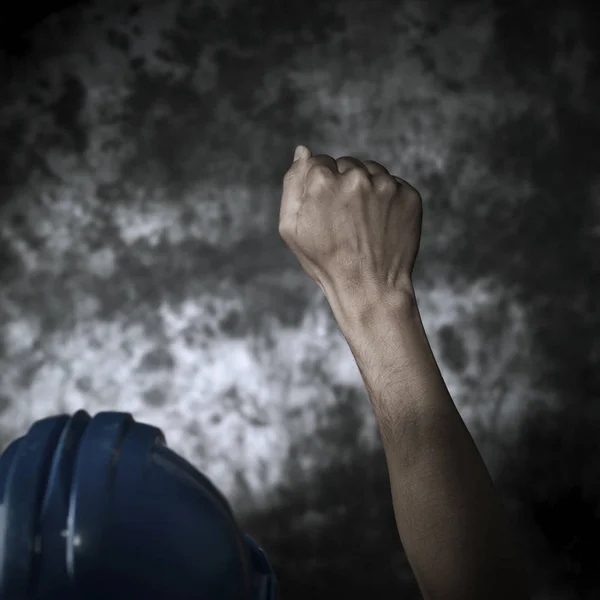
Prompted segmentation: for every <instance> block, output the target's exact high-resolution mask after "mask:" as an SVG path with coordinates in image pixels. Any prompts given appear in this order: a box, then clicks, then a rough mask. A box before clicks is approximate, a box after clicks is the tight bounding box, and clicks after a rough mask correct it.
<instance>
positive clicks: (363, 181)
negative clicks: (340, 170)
mask: <svg viewBox="0 0 600 600" xmlns="http://www.w3.org/2000/svg"><path fill="white" fill-rule="evenodd" d="M344 175H345V178H346V181H347V182H348V185H349V186H350V187H351V188H358V187H369V186H370V185H371V178H370V176H369V174H368V173H367V172H366V171H365V170H364V169H349V170H348V171H346V173H345V174H344Z"/></svg>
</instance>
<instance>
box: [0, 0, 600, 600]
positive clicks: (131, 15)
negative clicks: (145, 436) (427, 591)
mask: <svg viewBox="0 0 600 600" xmlns="http://www.w3.org/2000/svg"><path fill="white" fill-rule="evenodd" d="M3 18H4V20H5V21H4V22H3V27H2V31H3V32H4V34H3V35H4V37H5V38H6V37H7V36H9V33H10V36H9V37H10V39H5V40H4V41H6V43H5V48H6V49H5V50H3V54H2V57H1V62H0V68H1V69H2V72H1V81H0V186H1V187H0V197H1V206H0V210H1V215H0V334H1V336H0V411H1V412H0V436H1V444H2V447H4V446H5V445H6V443H7V442H8V441H9V440H10V439H11V438H12V437H14V436H16V435H18V434H20V433H22V432H23V431H24V430H25V429H26V428H27V427H28V426H29V425H30V424H31V423H32V422H33V421H34V420H35V419H38V418H40V417H44V416H48V415H50V414H53V413H57V412H62V411H74V410H75V409H78V408H86V409H87V410H89V411H90V412H96V411H100V410H108V409H119V410H125V411H131V412H132V413H133V414H134V415H135V416H136V417H137V418H138V419H141V420H144V421H147V422H150V423H153V424H155V425H158V426H160V427H162V428H163V429H164V431H165V433H166V435H167V439H168V440H169V442H170V443H171V445H172V446H173V447H174V448H175V449H176V450H177V451H179V452H181V453H182V454H184V455H185V456H186V457H187V458H188V459H189V460H191V461H192V462H193V463H194V464H195V465H197V466H198V467H199V468H200V469H202V470H204V471H205V472H206V473H207V474H208V475H209V476H210V477H211V478H213V480H214V481H215V483H216V484H217V485H218V486H219V487H220V488H221V489H222V490H223V492H224V493H226V495H227V496H228V497H229V498H230V500H231V503H232V505H233V507H234V509H235V510H236V511H237V512H238V514H239V515H240V519H241V521H242V523H243V525H244V526H245V527H246V528H247V530H248V531H249V532H250V533H251V534H252V535H254V536H255V537H256V538H257V539H258V540H259V541H260V542H261V543H262V545H263V546H264V547H265V548H266V549H267V551H268V552H269V554H270V555H271V557H272V559H273V562H274V563H275V566H276V567H277V570H278V572H279V575H280V579H281V585H282V588H283V593H284V598H285V599H286V600H296V599H298V600H300V599H302V600H306V598H314V599H321V598H322V599H330V598H331V597H332V595H333V596H334V597H337V598H348V597H359V596H360V595H361V594H364V595H368V596H369V597H372V598H390V599H392V598H405V599H412V598H417V597H418V595H417V591H416V587H415V584H414V580H413V578H412V575H411V574H410V571H409V569H408V567H407V564H406V560H405V558H404V555H403V553H402V548H401V545H400V543H399V540H398V537H397V532H396V529H395V524H394V519H393V514H392V510H391V501H390V495H389V489H388V482H387V475H386V470H385V461H384V457H383V454H382V451H381V447H380V442H379V438H378V434H377V430H376V426H375V423H374V420H373V417H372V414H371V411H370V407H369V404H368V399H367V397H366V393H365V391H364V389H363V386H362V383H361V379H360V376H359V373H358V370H357V368H356V366H355V364H354V362H353V360H352V356H351V354H350V352H349V350H348V348H347V346H346V344H345V341H344V340H343V338H342V336H341V334H340V333H339V331H338V330H337V328H336V325H335V322H334V320H333V318H332V315H331V313H330V311H329V309H328V307H327V304H326V302H325V301H324V298H323V297H322V294H321V292H320V290H319V289H318V288H317V287H316V286H315V285H314V284H313V283H312V282H311V281H310V280H309V279H308V278H307V277H306V276H305V275H304V274H303V272H302V271H301V268H300V267H299V265H298V264H297V262H296V260H295V259H294V258H293V256H292V255H291V253H290V252H289V250H287V249H286V247H285V246H284V243H283V242H282V241H281V239H280V237H279V234H278V231H277V220H278V209H279V200H280V194H281V182H282V178H283V174H284V172H285V170H286V169H287V168H288V166H289V164H290V162H291V159H292V154H293V150H294V147H295V145H296V144H297V143H304V144H307V145H309V146H310V147H311V148H312V149H313V151H314V152H316V153H327V154H331V155H333V156H335V157H339V156H342V155H348V154H350V155H355V156H358V157H359V158H372V159H374V160H377V161H379V162H381V163H383V164H384V165H386V166H387V167H388V168H389V169H390V171H392V172H393V173H395V174H397V175H399V176H402V177H404V178H406V179H408V180H409V181H411V182H412V183H413V184H415V185H416V186H417V187H418V188H419V189H420V190H421V191H422V194H423V198H424V206H425V218H424V232H423V243H422V250H421V255H420V259H419V263H418V268H417V273H416V277H417V291H418V297H419V301H420V304H421V310H422V313H423V319H424V322H425V326H426V329H427V332H428V334H429V336H430V338H431V344H432V346H433V348H434V351H435V353H436V356H437V358H438V360H439V362H440V367H441V369H442V372H443V375H444V377H445V379H446V382H447V384H448V387H449V388H450V390H451V392H452V394H453V397H454V399H455V402H456V404H457V405H458V407H459V409H460V412H461V414H462V415H463V418H464V419H465V421H466V423H467V425H468V426H469V429H470V431H471V432H472V434H473V436H474V438H475V440H476V442H477V444H478V446H479V448H480V450H481V452H482V454H483V456H484V458H485V460H486V463H487V464H488V466H489V469H490V471H491V473H492V475H493V477H494V479H495V481H496V483H497V485H498V488H499V490H500V492H501V494H502V498H503V500H504V501H505V503H506V506H507V507H508V509H509V510H510V511H511V514H512V516H513V518H514V519H515V522H516V523H517V527H518V529H519V533H520V534H521V539H522V543H523V546H524V548H525V550H526V555H527V557H528V559H529V561H530V564H531V572H532V579H533V581H534V587H535V590H536V593H537V596H536V597H537V598H540V599H542V598H543V599H551V598H552V599H554V598H561V599H562V598H565V599H567V598H569V599H570V598H582V599H583V598H592V597H594V598H598V597H600V570H599V569H598V563H599V562H600V559H599V552H598V539H600V524H599V520H598V519H599V517H600V449H599V439H600V435H599V431H600V405H599V402H600V398H599V380H600V375H599V369H598V367H599V359H600V342H599V334H600V310H599V309H600V302H599V295H598V292H599V286H600V272H599V267H600V203H599V199H600V171H599V166H600V160H599V152H600V150H599V146H598V140H599V139H600V110H599V107H600V94H599V83H600V72H599V68H598V66H599V65H598V52H597V50H598V42H597V41H596V40H597V38H598V33H599V32H598V30H597V29H593V24H594V20H593V19H592V13H591V12H588V9H587V8H586V7H585V6H584V5H583V3H582V5H581V6H578V4H577V3H573V2H567V0H565V1H564V2H562V3H560V2H554V3H552V2H551V3H547V2H541V0H540V1H539V2H535V1H532V0H530V1H528V2H523V3H522V4H521V6H515V7H514V8H512V7H511V4H509V3H506V2H502V1H500V0H498V1H495V0H472V1H455V2H448V1H446V0H431V1H429V2H423V1H422V0H407V1H405V2H385V1H384V0H370V1H369V2H363V1H360V0H346V1H340V2H337V3H332V2H324V1H323V0H321V1H319V0H302V1H301V0H286V2H281V1H279V0H262V1H256V0H226V1H225V0H222V1H218V0H212V1H210V0H196V1H193V0H189V1H184V0H153V1H147V2H139V3H131V2H120V1H117V0H112V1H106V0H105V1H103V0H98V1H96V2H94V3H80V4H77V5H75V6H73V7H71V8H68V9H65V10H61V11H57V12H54V13H53V14H49V15H47V16H46V17H45V18H44V19H43V20H42V21H40V22H39V23H37V24H36V25H35V26H33V27H31V28H30V29H29V30H28V31H24V30H23V32H21V33H18V32H17V33H15V31H14V30H11V26H10V22H7V21H6V19H8V17H6V16H3ZM2 41H3V40H0V43H1V42H2Z"/></svg>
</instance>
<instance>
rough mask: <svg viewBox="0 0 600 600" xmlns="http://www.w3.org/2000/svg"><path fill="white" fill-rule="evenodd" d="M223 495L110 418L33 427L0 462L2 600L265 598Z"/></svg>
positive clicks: (266, 570)
mask: <svg viewBox="0 0 600 600" xmlns="http://www.w3.org/2000/svg"><path fill="white" fill-rule="evenodd" d="M278 597H279V593H278V586H277V579H276V577H275V574H274V572H273V569H272V567H271V564H270V563H269V560H268V558H267V556H266V555H265V553H264V552H263V551H262V550H261V549H260V548H259V546H258V545H257V544H256V543H255V542H254V541H253V540H252V538H251V537H250V536H248V535H246V534H245V533H244V532H243V531H242V530H241V529H240V527H239V525H238V524H237V522H236V519H235V516H234V514H233V512H232V510H231V507H230V505H229V503H228V502H227V500H226V499H225V497H224V496H223V495H222V494H221V493H220V492H219V490H218V489H217V488H216V487H215V486H214V485H213V484H212V483H211V481H210V480H209V479H208V478H207V477H206V476H205V475H203V474H202V473H201V472H200V471H198V470H197V469H196V468H195V467H193V466H192V465H191V464H190V463H189V462H188V461H186V460H185V459H184V458H182V457H181V456H180V455H178V454H176V453H175V452H174V451H173V450H170V449H169V448H168V447H167V445H166V441H165V437H164V435H163V433H162V431H161V430H160V429H157V428H156V427H152V426H150V425H147V424H143V423H140V422H137V421H135V419H134V418H133V417H132V415H130V414H128V413H121V412H102V413H98V414H97V415H95V416H94V417H93V418H92V417H91V416H90V415H89V414H88V413H87V412H85V411H78V412H76V413H75V414H73V415H72V416H69V415H58V416H53V417H50V418H46V419H41V420H39V421H37V422H36V423H34V424H33V426H32V427H31V428H30V430H29V432H28V433H27V434H26V435H25V436H23V437H21V438H19V439H17V440H15V441H13V442H12V443H11V444H10V445H9V446H8V447H7V448H6V450H5V451H4V452H3V453H2V455H0V598H2V600H277V598H278Z"/></svg>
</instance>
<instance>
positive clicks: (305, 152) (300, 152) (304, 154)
mask: <svg viewBox="0 0 600 600" xmlns="http://www.w3.org/2000/svg"><path fill="white" fill-rule="evenodd" d="M311 156H312V152H311V151H310V149H309V148H307V147H306V146H302V145H300V146H296V151H295V152H294V162H296V161H298V160H300V159H301V158H304V159H307V158H310V157H311Z"/></svg>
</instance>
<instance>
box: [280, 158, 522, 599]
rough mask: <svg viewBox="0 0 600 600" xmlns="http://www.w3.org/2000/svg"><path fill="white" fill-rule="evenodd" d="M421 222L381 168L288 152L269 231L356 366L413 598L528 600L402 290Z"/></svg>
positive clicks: (409, 196) (493, 500)
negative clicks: (415, 587) (322, 305)
mask: <svg viewBox="0 0 600 600" xmlns="http://www.w3.org/2000/svg"><path fill="white" fill-rule="evenodd" d="M421 221H422V203H421V197H420V195H419V193H418V191H417V190H416V189H415V188H413V187H412V186H411V185H410V184H408V183H407V182H406V181H404V180H402V179H400V178H398V177H396V176H393V175H390V173H389V172H388V171H387V169H385V167H383V166H382V165H380V164H378V163H376V162H373V161H365V162H364V163H363V162H361V161H359V160H357V159H354V158H351V157H343V158H339V159H337V160H335V159H334V158H332V157H331V156H327V155H316V156H313V155H312V153H311V151H310V150H309V149H308V148H307V147H305V146H299V147H298V148H297V149H296V153H295V155H294V162H293V164H292V166H291V167H290V169H289V170H288V171H287V173H286V175H285V177H284V184H283V194H282V199H281V211H280V223H279V232H280V235H281V236H282V238H283V239H284V241H285V242H286V244H287V245H288V246H289V248H290V249H291V250H292V252H293V253H294V254H295V255H296V257H297V258H298V260H299V261H300V264H301V265H302V267H303V268H304V270H305V271H306V273H307V274H308V275H309V277H311V278H312V279H313V281H315V283H316V284H317V285H318V286H319V287H320V288H321V289H322V290H323V293H324V294H325V296H326V298H327V300H328V302H329V304H330V306H331V309H332V312H333V314H334V316H335V318H336V320H337V322H338V325H339V327H340V329H341V331H342V333H343V334H344V336H345V338H346V340H347V342H348V345H349V346H350V349H351V351H352V353H353V355H354V358H355V359H356V363H357V365H358V368H359V370H360V372H361V375H362V378H363V380H364V383H365V386H366V389H367V391H368V393H369V398H370V400H371V404H372V407H373V411H374V414H375V416H376V418H377V422H378V424H379V429H380V433H381V437H382V440H383V444H384V449H385V454H386V459H387V465H388V472H389V477H390V486H391V491H392V500H393V505H394V513H395V516H396V524H397V527H398V532H399V534H400V538H401V540H402V544H403V547H404V550H405V552H406V555H407V557H408V560H409V562H410V565H411V567H412V569H413V572H414V574H415V577H416V579H417V582H418V584H419V587H420V590H421V593H422V595H423V597H424V598H425V599H426V600H481V599H483V598H485V599H486V600H495V599H498V600H505V599H506V598H512V599H513V600H521V599H525V598H529V597H530V596H529V592H528V586H527V580H526V579H527V578H526V573H525V569H524V566H523V564H524V561H523V558H522V557H521V556H519V554H518V550H517V545H516V543H515V540H514V538H513V534H512V531H511V524H510V522H509V519H508V516H507V514H506V513H505V512H504V509H503V507H502V504H501V502H500V500H499V498H498V496H497V494H496V491H495V489H494V485H493V482H492V480H491V478H490V476H489V473H488V471H487V469H486V466H485V464H484V462H483V459H482V458H481V455H480V454H479V452H478V450H477V447H476V445H475V443H474V441H473V439H472V437H471V435H470V434H469V432H468V430H467V428H466V426H465V424H464V422H463V420H462V418H461V417H460V414H459V412H458V410H457V409H456V407H455V405H454V402H453V401H452V398H451V397H450V394H449V392H448V390H447V388H446V385H445V383H444V380H443V378H442V375H441V373H440V371H439V368H438V365H437V363H436V360H435V357H434V355H433V353H432V351H431V347H430V345H429V342H428V340H427V336H426V333H425V330H424V328H423V324H422V321H421V317H420V314H419V309H418V305H417V301H416V297H415V292H414V288H413V285H412V271H413V267H414V263H415V260H416V257H417V254H418V250H419V241H420V236H421Z"/></svg>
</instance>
